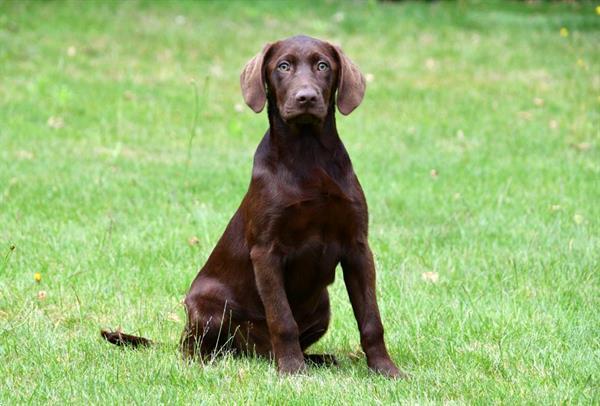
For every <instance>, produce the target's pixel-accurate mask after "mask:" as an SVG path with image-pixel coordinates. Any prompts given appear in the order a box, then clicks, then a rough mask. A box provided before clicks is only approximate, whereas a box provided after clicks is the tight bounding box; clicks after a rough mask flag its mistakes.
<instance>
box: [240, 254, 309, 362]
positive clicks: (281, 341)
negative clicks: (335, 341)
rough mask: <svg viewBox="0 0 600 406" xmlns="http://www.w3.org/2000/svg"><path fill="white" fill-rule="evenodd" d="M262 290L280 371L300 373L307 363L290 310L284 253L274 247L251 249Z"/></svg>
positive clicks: (256, 276) (260, 289) (253, 263)
mask: <svg viewBox="0 0 600 406" xmlns="http://www.w3.org/2000/svg"><path fill="white" fill-rule="evenodd" d="M250 258H251V259H252V265H253V266H254V276H255V279H256V285H257V288H258V293H259V294H260V297H261V299H262V302H263V306H264V308H265V313H266V317H267V326H268V328H269V335H270V337H271V345H272V348H273V355H274V357H275V361H276V362H277V369H278V370H279V372H280V373H296V372H301V371H303V370H304V369H305V368H306V366H305V363H304V356H303V354H302V350H301V348H300V341H299V332H298V325H297V324H296V320H294V315H293V314H292V310H291V309H290V304H289V302H288V298H287V295H286V293H285V286H284V281H283V261H282V258H281V255H279V254H277V253H275V252H274V250H273V249H272V248H267V247H254V248H252V250H251V251H250Z"/></svg>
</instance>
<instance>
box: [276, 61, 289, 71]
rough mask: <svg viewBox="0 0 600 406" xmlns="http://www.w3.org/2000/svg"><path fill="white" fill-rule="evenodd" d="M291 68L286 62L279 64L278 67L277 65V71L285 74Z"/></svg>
mask: <svg viewBox="0 0 600 406" xmlns="http://www.w3.org/2000/svg"><path fill="white" fill-rule="evenodd" d="M290 68H291V65H290V64H289V63H288V62H281V63H280V64H279V65H277V69H279V70H280V71H282V72H287V71H289V70H290Z"/></svg>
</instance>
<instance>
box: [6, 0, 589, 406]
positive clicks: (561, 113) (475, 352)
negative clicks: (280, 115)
mask: <svg viewBox="0 0 600 406" xmlns="http://www.w3.org/2000/svg"><path fill="white" fill-rule="evenodd" d="M597 5H598V4H596V3H583V4H565V3H554V2H552V3H545V2H535V3H534V4H525V3H510V2H492V1H480V2H475V3H472V4H470V3H469V2H463V1H461V2H457V3H446V2H435V3H413V2H406V3H404V2H402V3H377V2H372V1H370V2H366V3H363V2H356V3H354V2H336V1H328V2H323V3H316V2H306V3H301V4H298V3H297V2H294V3H286V2H283V1H279V2H272V3H263V2H260V3H250V2H235V3H231V2H218V3H204V2H195V3H192V2H149V1H148V2H146V1H137V2H136V1H129V2H122V3H116V2H115V3H113V2H101V3H100V2H92V1H77V2H76V1H73V2H23V1H7V0H1V1H0V361H1V362H0V404H3V405H12V404H21V403H46V402H48V403H64V402H69V403H76V404H86V403H89V402H91V403H97V404H99V403H102V404H105V403H107V402H111V401H112V402H120V403H121V402H122V403H124V404H130V403H151V404H156V403H174V404H178V403H190V404H191V403H196V404H197V403H216V402H225V403H226V404H234V403H238V404H240V403H241V404H245V403H246V402H250V403H257V404H264V403H272V404H282V403H287V402H290V403H297V404H319V405H320V404H333V403H338V404H346V403H349V404H379V403H419V404H423V403H430V402H432V403H446V402H452V403H475V404H488V403H505V404H515V403H516V404H520V403H530V404H554V403H587V404H590V403H591V404H593V403H595V404H598V403H599V402H600V394H599V393H600V390H599V386H600V315H599V313H600V311H599V310H600V48H599V44H600V15H599V13H600V12H598V11H597V10H596V6H597ZM561 28H564V29H563V30H561ZM298 33H306V34H309V35H313V36H316V37H319V38H324V39H329V40H331V41H334V42H336V43H340V44H341V45H342V46H343V48H344V50H345V51H346V53H347V54H348V55H349V56H350V57H351V58H352V59H353V60H354V61H355V62H356V63H357V64H358V65H359V66H360V67H361V68H362V70H363V72H364V73H365V74H366V75H367V76H368V79H369V83H368V87H367V94H366V98H365V101H364V103H363V105H362V106H361V107H360V108H358V109H357V111H356V112H355V113H353V114H352V115H350V116H349V117H343V118H342V117H340V116H339V115H338V128H339V130H340V134H341V136H342V139H343V140H344V142H345V145H346V147H347V149H348V151H349V153H350V156H351V157H352V159H353V163H354V167H355V170H356V172H357V174H358V176H359V178H360V180H361V182H362V184H363V187H364V189H365V193H366V196H367V199H368V202H369V204H370V213H371V234H370V241H371V245H372V248H373V251H374V254H375V257H376V262H377V267H378V295H379V304H380V308H381V312H382V317H383V321H384V325H385V327H386V340H387V343H388V347H389V349H390V352H391V354H392V357H393V358H394V359H395V360H396V362H397V363H398V365H399V366H400V367H401V368H402V369H404V370H405V371H407V372H409V373H410V375H411V379H410V380H409V381H389V380H386V379H385V378H382V377H379V376H376V375H374V374H371V373H369V371H368V370H367V367H366V363H365V360H364V355H362V353H361V351H360V346H359V337H358V330H357V328H356V323H355V321H354V318H353V315H352V310H351V307H350V303H349V301H348V297H347V294H346V292H345V289H344V285H343V280H342V278H341V275H338V278H337V279H336V282H335V283H334V285H333V286H332V287H331V294H332V312H333V316H332V317H333V318H332V323H331V327H330V329H329V331H328V333H327V334H326V335H325V337H324V338H323V339H322V340H321V341H320V342H318V343H317V344H316V345H315V346H314V349H313V351H319V352H332V353H334V354H336V355H337V356H338V358H339V359H340V361H341V365H340V367H339V368H334V369H311V370H310V371H309V373H308V374H307V375H305V376H297V377H286V378H281V377H279V376H278V375H277V373H276V371H275V368H274V367H273V365H272V364H270V363H269V362H267V361H265V360H260V359H249V358H241V359H239V358H233V357H225V358H223V359H218V360H216V361H214V362H210V363H208V364H206V365H203V366H202V365H199V364H198V365H194V364H192V365H189V364H186V363H184V362H182V361H181V359H180V358H179V354H178V351H177V344H178V339H179V335H180V333H181V330H182V327H183V323H184V318H185V315H184V312H183V308H182V306H181V300H182V298H183V296H184V295H185V293H186V291H187V288H188V287H189V285H190V283H191V280H192V279H193V277H194V276H195V275H196V272H197V270H198V269H199V267H200V266H201V265H202V264H203V263H204V261H205V260H206V258H207V256H208V254H209V253H210V251H211V249H212V247H213V246H214V244H215V243H216V240H217V239H218V238H219V237H220V235H221V233H222V231H223V230H224V228H225V225H226V223H227V222H228V220H229V218H230V217H231V215H232V214H233V213H234V211H235V209H236V208H237V206H238V204H239V202H240V201H241V198H242V197H243V195H244V193H245V191H246V188H247V186H248V183H249V180H250V170H251V165H252V155H253V152H254V149H255V147H256V145H257V144H258V142H259V140H260V139H261V137H262V134H263V133H264V130H265V129H266V127H267V120H266V114H264V113H263V114H261V115H255V114H254V113H252V112H251V110H250V109H248V108H246V106H245V105H243V100H242V97H241V94H240V91H239V82H238V80H239V79H238V78H239V73H240V71H241V68H242V67H243V65H244V63H245V62H246V61H247V60H248V59H250V58H251V57H252V56H253V55H254V54H255V53H256V52H258V51H259V50H260V49H261V48H262V46H263V44H264V43H266V42H268V41H273V40H276V39H279V38H283V37H286V36H290V35H294V34H298ZM561 33H562V35H561ZM193 238H195V241H194V240H192V241H190V239H193ZM36 273H39V274H41V281H39V282H36V281H35V279H34V274H36ZM436 278H437V279H436ZM117 326H121V327H122V328H123V330H125V331H129V332H132V333H139V334H143V335H145V336H147V337H150V338H152V339H156V340H158V341H160V343H161V344H160V345H159V346H156V347H154V348H152V349H149V350H144V351H127V350H121V349H119V348H115V347H112V346H110V345H108V344H107V343H105V342H103V341H102V340H101V338H100V336H99V330H100V328H101V327H105V328H106V327H117Z"/></svg>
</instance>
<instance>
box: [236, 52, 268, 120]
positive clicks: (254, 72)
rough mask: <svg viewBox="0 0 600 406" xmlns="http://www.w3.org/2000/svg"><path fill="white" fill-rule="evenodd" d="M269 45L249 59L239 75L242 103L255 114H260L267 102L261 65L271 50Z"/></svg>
mask: <svg viewBox="0 0 600 406" xmlns="http://www.w3.org/2000/svg"><path fill="white" fill-rule="evenodd" d="M271 45H272V44H267V45H265V47H264V48H263V50H262V52H260V53H258V54H257V55H256V56H255V57H254V58H252V59H250V60H249V61H248V63H247V64H246V66H245V67H244V70H242V74H241V75H240V85H241V87H242V95H243V96H244V101H245V102H246V104H247V105H248V106H249V107H250V108H251V109H252V110H253V111H254V112H255V113H260V112H261V111H262V109H263V108H264V107H265V103H266V102H267V92H266V89H265V77H264V69H263V68H264V66H263V65H264V60H265V55H266V54H267V52H269V49H271Z"/></svg>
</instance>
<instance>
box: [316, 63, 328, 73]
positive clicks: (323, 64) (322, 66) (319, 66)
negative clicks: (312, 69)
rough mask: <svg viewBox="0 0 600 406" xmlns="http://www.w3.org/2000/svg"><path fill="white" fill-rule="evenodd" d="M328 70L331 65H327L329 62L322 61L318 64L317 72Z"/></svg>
mask: <svg viewBox="0 0 600 406" xmlns="http://www.w3.org/2000/svg"><path fill="white" fill-rule="evenodd" d="M327 69H329V65H327V62H323V61H321V62H319V63H318V64H317V70H320V71H324V70H327Z"/></svg>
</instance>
